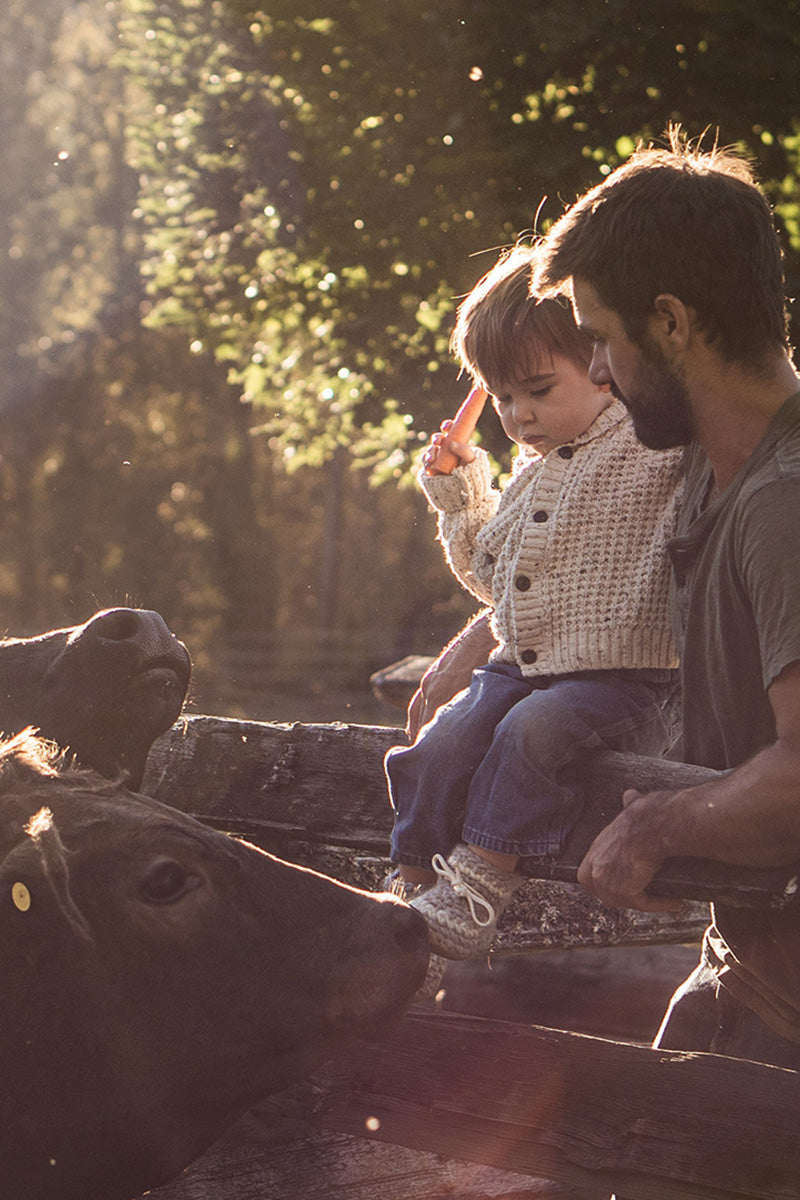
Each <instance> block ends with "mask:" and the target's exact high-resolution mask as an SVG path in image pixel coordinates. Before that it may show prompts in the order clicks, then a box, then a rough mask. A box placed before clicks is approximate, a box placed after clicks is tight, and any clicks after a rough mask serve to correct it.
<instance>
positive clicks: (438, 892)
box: [411, 843, 523, 959]
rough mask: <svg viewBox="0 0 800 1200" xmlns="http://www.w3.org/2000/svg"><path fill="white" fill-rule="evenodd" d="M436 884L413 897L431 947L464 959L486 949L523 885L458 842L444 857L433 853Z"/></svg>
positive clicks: (453, 957) (412, 904)
mask: <svg viewBox="0 0 800 1200" xmlns="http://www.w3.org/2000/svg"><path fill="white" fill-rule="evenodd" d="M431 866H432V867H433V869H434V871H435V872H436V874H437V875H438V879H437V881H436V883H435V884H434V885H433V886H432V887H430V888H428V889H427V891H425V892H423V893H422V895H420V896H415V897H414V898H413V899H412V900H411V907H412V908H416V910H417V912H418V913H420V914H421V915H422V916H423V917H424V918H425V920H426V921H427V922H428V933H429V936H430V947H431V951H432V953H434V954H440V955H442V957H443V958H451V959H464V958H470V957H471V955H473V954H480V953H482V952H483V951H484V950H488V948H489V944H490V943H491V940H492V937H493V935H494V931H495V926H496V925H497V919H498V917H499V916H500V914H501V913H502V911H503V909H504V908H505V907H506V905H507V904H508V902H509V900H510V899H511V897H512V896H513V895H514V893H515V892H516V891H517V889H518V888H519V887H520V886H521V884H522V883H523V879H522V876H521V875H515V874H513V873H512V872H510V871H502V870H501V869H500V868H499V867H495V866H494V865H493V864H492V863H490V862H487V861H486V859H485V858H481V856H480V855H479V854H476V853H475V851H474V850H471V849H470V847H469V846H466V845H464V843H459V845H457V846H456V848H455V850H454V851H453V852H452V854H451V855H450V857H449V858H448V859H445V858H443V857H442V855H441V854H436V855H434V857H433V859H432V860H431Z"/></svg>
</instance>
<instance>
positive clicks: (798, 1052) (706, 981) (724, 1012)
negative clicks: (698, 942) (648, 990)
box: [653, 960, 800, 1071]
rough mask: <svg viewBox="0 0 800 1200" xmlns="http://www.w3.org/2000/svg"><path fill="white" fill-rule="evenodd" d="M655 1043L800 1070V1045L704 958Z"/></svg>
mask: <svg viewBox="0 0 800 1200" xmlns="http://www.w3.org/2000/svg"><path fill="white" fill-rule="evenodd" d="M653 1045H654V1046H655V1047H656V1048H657V1049H660V1050H697V1051H704V1052H706V1053H710V1054H725V1055H727V1057H728V1058H748V1059H750V1060H751V1061H752V1062H762V1063H768V1064H769V1065H770V1066H773V1067H789V1068H790V1069H791V1070H793V1071H800V1043H798V1042H790V1041H789V1040H788V1038H784V1037H781V1036H780V1034H777V1033H775V1032H773V1030H772V1029H770V1027H769V1026H768V1025H767V1024H765V1022H764V1021H762V1020H761V1018H760V1017H759V1016H758V1015H757V1014H756V1013H754V1012H753V1011H752V1009H749V1008H747V1007H746V1005H744V1004H742V1002H741V1001H740V1000H738V999H737V998H736V996H734V995H733V994H732V993H731V992H730V991H729V990H728V988H726V987H725V985H724V984H723V983H720V981H719V979H718V978H717V976H716V974H715V973H714V971H713V969H712V968H711V967H710V966H709V965H708V963H706V962H705V961H704V960H701V962H700V965H699V966H698V967H697V968H696V969H695V970H694V971H693V972H692V974H691V975H690V976H689V978H688V979H687V980H686V981H685V983H682V984H681V986H680V987H679V988H678V990H677V991H676V992H675V995H674V996H673V997H672V999H671V1001H670V1004H669V1008H668V1009H667V1014H666V1016H665V1017H664V1020H663V1022H662V1024H661V1028H660V1029H659V1031H658V1035H657V1036H656V1040H655V1042H654V1043H653Z"/></svg>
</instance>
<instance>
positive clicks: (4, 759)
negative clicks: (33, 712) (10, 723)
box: [0, 725, 63, 788]
mask: <svg viewBox="0 0 800 1200" xmlns="http://www.w3.org/2000/svg"><path fill="white" fill-rule="evenodd" d="M62 759H63V754H62V751H61V750H60V748H59V747H58V746H56V744H55V743H54V742H48V741H46V740H45V739H44V738H41V737H39V736H38V731H37V730H36V729H34V728H33V726H30V725H29V726H28V728H27V729H23V730H22V732H21V733H18V734H15V736H14V737H9V738H2V739H0V784H2V786H3V787H4V788H8V787H10V786H11V784H12V783H13V782H16V781H18V780H20V779H28V778H30V777H31V776H32V775H33V776H41V775H57V774H58V771H59V767H60V766H61V765H62Z"/></svg>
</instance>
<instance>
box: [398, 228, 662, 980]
mask: <svg viewBox="0 0 800 1200" xmlns="http://www.w3.org/2000/svg"><path fill="white" fill-rule="evenodd" d="M532 257H533V250H532V248H531V247H529V246H517V247H515V248H514V249H513V250H511V251H509V252H507V253H506V254H505V255H504V256H502V257H501V259H500V261H499V262H498V263H497V264H496V265H495V267H494V268H493V269H492V270H491V271H490V272H489V273H488V274H487V275H486V276H484V278H483V279H482V280H481V281H480V282H479V283H478V284H477V285H476V287H475V288H474V290H473V291H472V292H471V293H470V294H469V296H468V297H467V298H466V299H465V300H464V301H463V303H462V304H461V306H460V307H459V310H458V315H457V321H456V327H455V331H454V334H453V341H452V344H453V349H454V350H455V352H456V354H457V356H458V358H459V360H460V361H461V363H462V364H463V366H464V367H465V368H466V369H467V371H468V372H469V373H470V375H471V376H472V378H473V379H474V381H475V382H476V383H477V384H478V385H480V386H483V387H484V388H485V389H486V391H488V392H489V394H490V395H491V398H492V402H493V405H494V408H495V410H496V411H497V414H498V416H499V418H500V423H501V425H502V427H503V429H504V431H505V432H506V434H507V435H508V437H509V438H510V439H511V441H512V442H514V443H515V444H516V446H517V453H516V457H515V459H514V464H513V472H512V476H511V479H510V481H509V482H508V484H507V486H506V487H505V488H504V490H503V491H502V492H501V491H499V490H498V489H497V488H496V487H495V486H494V483H493V479H492V475H491V471H490V466H489V461H488V458H487V455H486V453H485V452H484V451H483V450H481V449H475V448H474V447H472V446H470V445H468V444H465V443H463V442H458V441H456V440H454V439H453V438H449V437H448V434H447V430H448V428H449V426H450V422H443V424H442V432H440V433H437V434H434V436H433V438H432V439H431V443H430V445H429V446H428V448H427V449H426V451H425V452H424V454H423V468H422V470H421V472H420V476H419V480H420V483H421V485H422V487H423V488H424V490H425V492H426V494H427V496H428V498H429V500H430V502H431V504H432V505H433V507H434V508H435V509H436V510H437V511H438V522H439V523H438V529H439V539H440V541H441V542H442V544H443V546H444V551H445V554H446V556H447V561H448V563H449V564H450V567H451V569H452V570H453V572H454V574H455V575H456V577H457V578H458V579H459V580H460V581H461V583H462V584H463V585H464V587H466V588H467V589H468V590H469V591H470V592H472V593H473V594H474V595H475V596H476V597H478V599H480V600H481V601H483V602H486V603H489V604H490V605H491V607H492V610H493V613H492V629H493V633H494V636H495V639H496V641H497V648H496V649H495V650H494V651H493V653H492V655H491V658H490V660H489V662H488V664H487V665H485V666H482V667H480V668H478V669H477V670H475V671H474V672H473V674H472V681H471V684H470V686H469V687H468V688H467V689H466V690H465V691H463V692H461V693H459V695H458V696H456V697H455V698H454V699H453V700H452V701H450V703H449V704H446V705H444V706H443V707H442V708H440V709H439V710H438V711H437V712H436V714H435V716H434V717H433V719H432V720H431V721H430V722H429V723H428V724H427V725H425V726H423V728H422V729H421V730H420V732H419V735H418V737H417V738H416V741H415V742H414V744H413V745H412V746H410V747H395V748H394V749H392V750H390V751H389V753H388V755H387V757H386V774H387V778H388V783H389V793H390V798H391V802H392V806H393V808H394V814H395V820H394V830H393V833H392V844H391V855H392V861H393V862H394V863H395V864H397V867H396V869H395V871H394V872H393V875H392V887H393V890H395V891H397V892H398V893H399V894H401V895H405V896H406V897H407V898H409V899H410V902H411V903H412V905H413V906H414V907H415V908H417V909H418V910H419V911H420V912H421V913H422V915H423V916H424V917H425V918H426V920H427V922H428V925H429V928H430V935H431V949H432V951H433V952H434V953H435V954H436V955H439V956H443V957H444V958H450V959H464V958H467V957H469V956H470V955H472V954H475V953H479V952H482V951H483V950H485V949H486V948H487V947H488V945H489V942H490V941H491V937H492V934H493V931H494V927H495V924H496V921H497V918H498V917H499V915H500V913H501V912H502V910H503V908H504V906H505V905H506V904H507V902H508V901H509V899H510V898H511V896H512V895H513V894H514V892H515V891H516V890H517V888H518V887H519V885H520V884H521V883H522V880H523V877H524V869H525V859H526V858H531V857H533V858H541V857H542V856H556V855H558V854H559V852H560V851H561V849H562V846H563V844H564V841H565V839H566V837H567V835H568V833H569V832H570V830H571V829H572V827H573V826H574V824H575V821H576V819H577V817H578V815H579V812H580V793H579V778H578V776H579V760H580V757H581V755H582V754H584V753H585V752H586V751H588V750H593V749H597V748H602V747H606V748H609V749H614V750H625V751H629V752H633V753H638V754H647V755H656V756H659V755H662V754H663V753H664V752H665V751H666V750H667V749H668V748H669V746H670V745H671V743H672V741H673V739H674V733H675V724H676V711H677V684H676V670H675V668H676V667H677V659H676V652H675V648H674V644H673V641H672V636H671V630H670V622H669V618H668V586H669V569H668V560H667V555H666V548H665V547H666V541H667V538H668V537H669V536H670V535H671V534H672V532H673V528H674V524H675V516H676V508H677V501H678V494H679V488H680V478H681V469H680V452H679V451H663V452H656V451H652V450H647V449H645V448H644V447H643V446H642V445H641V443H639V442H638V441H637V439H636V436H635V434H634V432H633V427H632V424H631V421H630V418H629V417H628V414H627V411H626V409H625V407H624V406H623V405H622V404H621V403H620V402H619V401H618V400H615V399H614V397H613V396H612V395H611V393H610V392H609V391H608V389H607V388H606V387H604V386H603V387H598V386H596V385H595V384H594V383H592V381H591V379H590V378H589V375H588V369H589V363H590V360H591V356H592V342H591V340H590V338H588V337H587V336H586V335H585V334H584V333H582V332H581V330H579V329H578V327H577V325H576V324H575V321H574V318H573V316H572V313H571V311H570V309H569V308H567V307H564V306H563V305H562V304H561V303H560V302H559V301H557V300H541V301H540V300H538V299H537V298H536V297H535V296H533V295H531V294H530V275H531V262H532ZM442 448H447V449H449V450H451V451H452V452H453V453H454V454H455V455H456V457H457V459H458V460H459V464H458V466H457V467H456V468H455V470H454V471H453V472H452V474H449V475H447V474H441V473H439V474H436V473H435V472H436V463H437V457H438V456H439V454H440V451H441V450H442ZM430 472H434V473H430Z"/></svg>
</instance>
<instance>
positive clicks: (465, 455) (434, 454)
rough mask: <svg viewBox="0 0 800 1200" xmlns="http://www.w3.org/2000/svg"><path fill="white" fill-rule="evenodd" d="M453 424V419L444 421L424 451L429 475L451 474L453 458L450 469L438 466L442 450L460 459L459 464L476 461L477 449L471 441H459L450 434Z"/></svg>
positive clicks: (425, 465)
mask: <svg viewBox="0 0 800 1200" xmlns="http://www.w3.org/2000/svg"><path fill="white" fill-rule="evenodd" d="M452 424H453V422H452V421H442V424H441V426H440V432H439V433H435V434H434V435H433V437H432V438H431V440H430V443H429V445H428V446H426V447H425V449H424V451H423V452H422V465H423V466H424V467H425V470H426V472H427V473H428V475H449V474H450V471H451V470H452V469H453V468H452V460H450V465H449V469H447V470H443V469H442V468H441V467H438V466H437V460H439V458H440V456H441V455H442V452H444V454H445V455H447V453H448V452H449V453H450V454H452V455H454V456H455V457H456V458H457V459H458V465H459V466H461V464H462V463H471V462H474V461H475V450H474V448H473V447H472V446H470V444H469V442H459V441H457V440H456V439H455V438H453V437H449V436H448V431H449V429H450V427H451V425H452Z"/></svg>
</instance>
